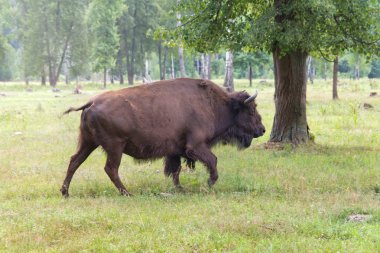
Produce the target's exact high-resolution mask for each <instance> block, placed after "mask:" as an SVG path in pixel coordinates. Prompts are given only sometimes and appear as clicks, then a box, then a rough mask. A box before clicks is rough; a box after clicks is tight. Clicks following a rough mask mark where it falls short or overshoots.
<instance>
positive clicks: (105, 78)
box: [103, 68, 107, 89]
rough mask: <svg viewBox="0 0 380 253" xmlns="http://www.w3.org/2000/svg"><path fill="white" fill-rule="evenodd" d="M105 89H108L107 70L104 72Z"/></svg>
mask: <svg viewBox="0 0 380 253" xmlns="http://www.w3.org/2000/svg"><path fill="white" fill-rule="evenodd" d="M103 88H104V89H105V88H107V69H106V68H104V72H103Z"/></svg>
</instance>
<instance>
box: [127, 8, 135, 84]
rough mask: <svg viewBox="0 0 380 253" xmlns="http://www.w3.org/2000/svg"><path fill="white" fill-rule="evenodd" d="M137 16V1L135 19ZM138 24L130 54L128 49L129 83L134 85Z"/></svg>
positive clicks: (133, 33)
mask: <svg viewBox="0 0 380 253" xmlns="http://www.w3.org/2000/svg"><path fill="white" fill-rule="evenodd" d="M136 17H137V6H136V2H135V9H134V12H133V20H136ZM135 38H136V26H134V27H133V29H132V45H131V50H130V55H128V50H127V64H128V66H127V72H128V84H129V85H133V82H134V75H135V58H136V52H135V51H136V39H135Z"/></svg>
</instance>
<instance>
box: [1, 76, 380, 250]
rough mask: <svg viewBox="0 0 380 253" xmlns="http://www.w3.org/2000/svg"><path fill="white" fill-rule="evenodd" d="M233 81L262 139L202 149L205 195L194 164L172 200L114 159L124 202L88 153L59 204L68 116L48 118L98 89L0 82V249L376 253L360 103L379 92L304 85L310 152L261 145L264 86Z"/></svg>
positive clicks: (377, 182)
mask: <svg viewBox="0 0 380 253" xmlns="http://www.w3.org/2000/svg"><path fill="white" fill-rule="evenodd" d="M218 82H219V83H220V82H221V81H220V80H218ZM236 83H237V89H239V90H243V89H246V90H248V91H249V92H250V93H252V92H253V91H254V89H258V91H259V96H258V99H257V102H258V110H259V112H260V113H261V115H262V117H263V122H264V124H265V126H266V128H267V130H268V131H267V133H266V134H265V136H263V137H261V138H260V139H258V140H257V141H255V142H254V144H253V146H251V147H250V148H248V149H246V150H244V151H237V150H236V148H234V147H229V146H219V147H216V148H215V149H214V152H215V154H216V155H217V156H218V168H219V176H220V177H219V181H218V182H217V184H216V185H215V187H214V188H212V189H209V188H208V187H207V183H206V181H207V178H208V175H207V173H206V170H205V169H204V168H203V167H202V166H201V165H200V164H197V169H196V170H195V171H194V172H190V171H186V170H185V171H184V172H183V173H182V174H181V181H182V185H183V186H184V188H185V190H184V192H178V191H176V190H175V189H174V188H173V186H172V183H171V180H170V179H168V178H165V177H164V175H163V169H162V167H163V166H162V161H161V160H159V161H156V162H151V163H142V164H136V163H134V162H133V159H131V158H130V157H127V156H124V157H123V160H122V165H121V168H120V174H121V178H122V180H123V181H124V182H125V183H126V186H127V189H128V190H129V191H130V192H132V193H133V194H134V197H131V198H127V197H122V196H119V194H118V192H117V191H116V189H115V187H114V186H113V184H112V183H111V181H110V180H109V179H108V177H107V175H106V174H105V172H104V170H103V166H104V163H105V156H104V154H103V152H102V151H101V150H96V151H95V152H94V153H93V154H92V155H91V156H90V157H89V159H88V160H87V161H86V162H85V163H84V164H83V165H82V166H81V167H80V168H79V170H78V171H77V173H76V174H75V176H74V178H73V181H72V184H71V189H70V190H71V191H70V194H71V196H70V198H69V199H63V198H62V197H61V194H60V192H59V188H60V186H61V184H62V181H63V179H64V176H65V173H66V169H67V165H68V161H69V158H70V156H71V155H72V154H73V153H74V152H75V150H76V140H77V135H78V126H79V117H80V113H72V114H70V115H68V116H64V117H62V118H60V115H61V113H62V112H63V111H64V110H66V109H67V108H68V107H70V106H78V105H81V104H82V103H83V102H85V101H87V100H88V98H89V97H91V96H93V95H94V94H97V93H99V92H102V90H100V89H99V88H98V87H100V85H96V86H95V85H85V86H84V89H83V90H84V93H83V94H80V95H74V94H73V93H72V90H73V87H72V86H64V85H61V86H60V87H59V88H60V89H61V92H60V93H53V92H52V91H51V90H50V89H49V88H48V87H41V86H38V85H32V86H31V88H32V89H33V92H26V91H25V86H23V85H21V84H0V93H1V94H3V96H0V251H1V252H380V97H379V96H378V97H369V94H370V92H371V91H377V92H378V93H380V92H379V91H380V80H377V81H372V82H370V81H369V80H361V81H350V80H342V81H341V83H342V85H341V86H339V96H340V100H339V101H332V100H331V91H330V90H331V89H330V83H329V82H325V81H321V80H320V81H317V82H316V84H313V85H309V86H308V122H309V126H310V129H311V132H312V134H313V135H314V136H315V143H316V144H315V145H309V146H307V147H302V148H297V149H292V148H291V147H290V146H289V147H287V146H286V147H285V148H284V149H283V150H268V149H265V148H263V145H261V144H263V143H265V142H266V141H268V139H269V134H270V128H271V125H272V120H273V115H274V104H273V99H272V98H273V88H272V86H271V85H270V84H268V85H263V84H259V82H258V80H256V81H255V82H254V87H255V88H249V87H248V83H247V82H246V81H245V80H238V81H237V82H236ZM116 88H119V85H114V86H112V87H110V89H116ZM363 103H369V104H371V105H372V106H373V107H374V108H373V109H364V108H363V107H362V105H363ZM351 215H365V216H364V217H365V218H366V220H365V221H362V222H355V221H351V220H350V218H349V217H350V216H351Z"/></svg>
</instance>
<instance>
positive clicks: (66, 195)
mask: <svg viewBox="0 0 380 253" xmlns="http://www.w3.org/2000/svg"><path fill="white" fill-rule="evenodd" d="M61 193H62V197H65V198H68V197H69V191H68V190H67V188H66V187H62V188H61Z"/></svg>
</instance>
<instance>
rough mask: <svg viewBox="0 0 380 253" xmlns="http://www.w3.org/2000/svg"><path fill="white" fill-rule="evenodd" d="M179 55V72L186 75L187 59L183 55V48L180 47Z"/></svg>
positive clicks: (183, 75) (182, 75)
mask: <svg viewBox="0 0 380 253" xmlns="http://www.w3.org/2000/svg"><path fill="white" fill-rule="evenodd" d="M178 57H179V72H180V74H181V77H186V71H185V61H184V57H183V48H182V47H179V48H178Z"/></svg>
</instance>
